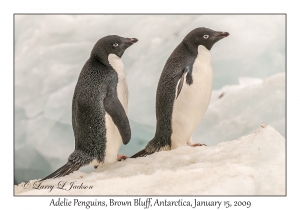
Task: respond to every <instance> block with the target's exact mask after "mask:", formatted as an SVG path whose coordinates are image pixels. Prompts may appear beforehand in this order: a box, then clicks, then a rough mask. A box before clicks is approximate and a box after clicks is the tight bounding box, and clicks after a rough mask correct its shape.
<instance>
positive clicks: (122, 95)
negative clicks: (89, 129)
mask: <svg viewBox="0 0 300 210" xmlns="http://www.w3.org/2000/svg"><path fill="white" fill-rule="evenodd" d="M108 61H109V64H110V65H111V66H112V67H113V69H114V70H115V71H116V72H117V74H118V84H117V94H118V98H119V100H120V102H121V104H122V106H123V107H124V109H125V112H126V114H127V107H128V86H127V82H126V77H125V71H124V64H123V62H122V60H121V58H119V57H118V56H116V55H115V54H110V55H109V56H108ZM105 124H106V149H105V159H104V163H110V162H115V161H116V160H117V154H118V151H119V149H120V147H121V145H122V137H121V135H120V133H119V130H118V128H117V126H116V125H115V124H114V122H113V121H112V119H111V117H110V116H109V115H108V114H107V113H106V114H105Z"/></svg>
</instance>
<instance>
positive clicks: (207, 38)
mask: <svg viewBox="0 0 300 210" xmlns="http://www.w3.org/2000/svg"><path fill="white" fill-rule="evenodd" d="M227 36H229V33H228V32H220V31H214V30H211V29H209V28H204V27H201V28H196V29H194V30H192V31H191V32H190V33H188V34H187V35H186V37H185V38H184V39H183V43H184V44H186V45H188V46H190V47H192V48H194V47H196V48H198V46H199V45H203V46H204V47H206V48H207V49H208V50H210V49H211V48H212V46H213V45H214V44H215V43H216V42H217V41H219V40H221V39H223V38H225V37H227Z"/></svg>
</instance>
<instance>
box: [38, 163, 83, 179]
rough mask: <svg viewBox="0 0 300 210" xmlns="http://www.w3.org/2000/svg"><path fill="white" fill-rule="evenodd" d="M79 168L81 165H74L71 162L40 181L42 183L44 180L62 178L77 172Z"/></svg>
mask: <svg viewBox="0 0 300 210" xmlns="http://www.w3.org/2000/svg"><path fill="white" fill-rule="evenodd" d="M80 167H81V164H74V163H72V162H71V161H69V162H67V163H66V164H65V165H63V166H62V167H60V168H59V169H57V170H56V171H54V172H53V173H52V174H50V175H48V176H46V177H45V178H43V179H41V180H40V181H44V180H46V179H54V178H58V177H62V176H66V175H68V174H70V173H73V172H74V171H77V170H78V169H79V168H80Z"/></svg>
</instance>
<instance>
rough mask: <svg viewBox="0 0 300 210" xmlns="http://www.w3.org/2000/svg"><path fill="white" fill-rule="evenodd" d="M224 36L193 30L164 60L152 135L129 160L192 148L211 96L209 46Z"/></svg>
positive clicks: (211, 79) (204, 29)
mask: <svg viewBox="0 0 300 210" xmlns="http://www.w3.org/2000/svg"><path fill="white" fill-rule="evenodd" d="M227 36H229V33H227V32H218V31H213V30H211V29H208V28H204V27H201V28H196V29H194V30H192V31H191V32H190V33H188V34H187V35H186V37H185V38H184V39H183V40H182V42H181V43H180V44H179V45H178V46H177V47H176V48H175V50H174V51H173V52H172V54H171V55H170V57H169V58H168V60H167V62H166V64H165V66H164V69H163V71H162V74H161V77H160V80H159V83H158V87H157V92H156V121H157V123H156V133H155V136H154V138H153V139H152V140H151V141H150V142H149V143H148V144H147V146H146V148H145V149H143V150H142V151H140V152H138V153H137V154H135V155H133V156H132V158H136V157H142V156H146V155H149V154H152V153H154V152H158V151H161V150H170V149H175V148H178V147H180V146H183V145H191V146H201V144H194V143H193V140H192V134H193V132H194V130H195V128H196V127H197V125H198V124H199V122H200V120H201V119H202V117H203V115H204V113H205V111H206V109H207V107H208V104H209V101H210V97H211V92H212V82H213V72H212V66H211V53H210V50H211V48H212V46H213V45H214V44H215V43H216V42H217V41H219V40H221V39H223V38H224V37H227Z"/></svg>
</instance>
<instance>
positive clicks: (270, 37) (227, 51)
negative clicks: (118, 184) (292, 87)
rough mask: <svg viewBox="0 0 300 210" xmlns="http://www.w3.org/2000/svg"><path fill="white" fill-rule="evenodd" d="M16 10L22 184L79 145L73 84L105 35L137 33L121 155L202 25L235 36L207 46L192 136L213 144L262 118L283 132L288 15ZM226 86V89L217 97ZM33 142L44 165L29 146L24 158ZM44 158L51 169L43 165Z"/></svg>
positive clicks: (149, 120) (149, 125) (151, 126)
mask: <svg viewBox="0 0 300 210" xmlns="http://www.w3.org/2000/svg"><path fill="white" fill-rule="evenodd" d="M14 17H15V40H14V41H15V155H16V156H15V161H16V165H15V174H16V179H15V180H16V182H17V183H20V182H21V181H26V180H27V179H28V178H29V177H30V179H34V178H38V176H39V175H34V173H31V172H30V171H42V172H41V173H44V176H46V175H48V172H51V171H53V170H56V169H57V168H58V167H60V166H61V165H62V164H63V163H65V161H66V160H67V158H68V156H69V154H70V153H71V152H72V151H73V150H74V136H73V131H72V126H71V103H72V96H73V91H74V87H75V84H76V82H77V79H78V75H79V73H80V71H81V68H82V66H83V65H84V63H85V62H86V60H87V59H88V57H89V55H90V52H91V49H92V47H93V46H94V44H95V42H96V41H97V40H98V39H99V38H101V37H103V36H106V35H109V34H118V35H120V36H124V37H134V38H138V39H139V41H138V42H137V43H136V44H134V45H133V46H132V47H130V48H128V49H127V50H126V52H125V53H124V56H123V57H122V60H123V62H124V64H125V71H126V77H127V82H128V87H129V120H130V124H131V128H132V139H131V141H130V143H129V144H128V145H127V146H122V147H121V151H120V153H122V154H125V155H132V154H134V153H136V152H137V151H139V150H140V149H142V148H143V147H144V146H145V145H146V144H147V142H148V141H149V140H151V139H152V138H153V136H154V132H155V121H156V118H155V94H156V87H157V84H158V80H159V77H160V73H161V71H162V69H163V66H164V64H165V62H166V59H167V58H168V56H169V55H170V54H171V52H172V51H173V50H174V48H175V47H176V46H177V45H178V43H179V42H181V40H182V39H183V37H184V36H185V35H186V34H187V33H188V32H189V31H191V30H192V29H194V28H196V27H201V26H205V27H208V28H211V29H214V30H218V31H228V32H229V33H230V36H229V37H227V38H226V39H224V40H222V41H220V42H218V43H216V44H215V46H214V47H213V48H212V50H211V53H212V65H213V69H214V84H213V88H214V92H213V98H212V101H211V104H210V106H209V108H208V111H207V113H206V114H205V116H204V119H203V121H202V122H201V124H200V126H199V127H198V129H197V131H196V133H195V135H194V141H196V142H201V143H206V144H207V145H216V144H217V143H219V142H221V141H228V140H231V139H235V138H238V137H240V136H243V135H245V134H249V133H251V132H253V131H254V129H255V128H256V125H257V124H260V123H261V122H265V123H267V124H270V125H272V126H274V127H275V129H276V130H278V131H279V132H280V133H281V134H282V135H285V114H284V108H285V104H284V99H285V82H284V79H283V78H284V76H283V75H282V74H279V76H278V77H279V78H277V77H276V78H275V77H272V75H275V74H277V73H281V72H284V70H285V15H15V16H14ZM280 75H281V76H280ZM240 78H244V79H240ZM245 78H248V79H245ZM249 78H250V79H249ZM267 78H269V79H268V81H267ZM280 78H281V79H280ZM254 80H255V82H254ZM250 81H252V82H250ZM249 82H250V83H251V85H250V83H249ZM243 88H244V89H243ZM223 92H224V96H223V97H222V98H220V99H218V97H219V95H220V94H222V93H223ZM29 148H31V149H29ZM33 150H34V151H36V152H37V154H39V155H40V156H41V157H43V160H44V161H46V162H47V164H44V162H42V159H41V158H38V160H36V156H34V155H31V154H29V155H24V156H22V157H21V156H19V153H20V152H22V153H24V154H27V153H30V152H31V151H33ZM36 161H41V162H40V163H39V164H36ZM25 162H26V165H27V166H28V168H27V170H23V169H22V171H20V170H21V168H20V167H19V166H20V165H22V164H24V163H25ZM48 165H50V168H46V167H48ZM43 167H44V168H43ZM27 173H28V174H27ZM29 174H30V176H29Z"/></svg>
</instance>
